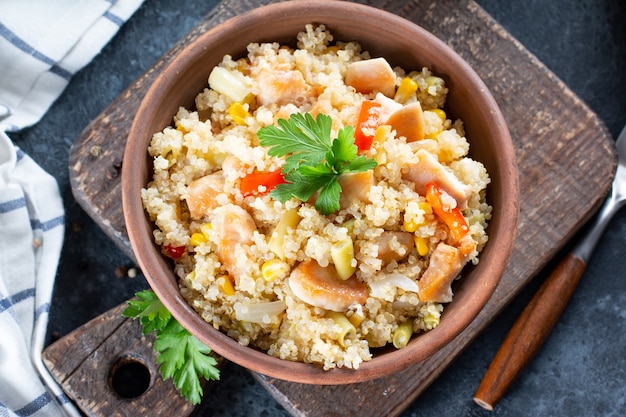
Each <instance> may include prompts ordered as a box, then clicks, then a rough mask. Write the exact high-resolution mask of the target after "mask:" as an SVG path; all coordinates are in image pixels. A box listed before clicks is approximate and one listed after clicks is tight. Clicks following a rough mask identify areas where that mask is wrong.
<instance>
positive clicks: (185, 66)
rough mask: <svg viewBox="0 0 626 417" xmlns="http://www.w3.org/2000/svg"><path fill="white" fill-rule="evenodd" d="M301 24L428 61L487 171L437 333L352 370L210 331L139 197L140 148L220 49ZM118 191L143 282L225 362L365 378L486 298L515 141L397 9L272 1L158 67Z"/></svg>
mask: <svg viewBox="0 0 626 417" xmlns="http://www.w3.org/2000/svg"><path fill="white" fill-rule="evenodd" d="M307 23H323V24H325V25H326V26H327V27H328V28H329V29H330V31H331V32H332V33H333V35H334V36H335V39H336V40H344V41H352V40H356V41H359V42H360V43H361V44H362V45H363V47H364V49H366V50H369V51H370V52H371V53H372V56H373V57H376V56H383V57H385V58H387V60H388V61H389V62H390V63H391V64H392V66H394V65H400V66H402V67H403V68H406V69H419V68H421V67H423V66H427V67H429V68H430V69H431V70H432V71H433V72H434V73H435V74H437V75H439V76H441V77H443V78H444V79H445V81H446V84H447V86H448V87H449V90H450V92H449V95H448V101H447V105H446V112H447V113H448V114H449V115H451V117H453V118H461V119H463V120H464V122H465V127H466V134H467V137H468V140H469V141H470V152H471V156H472V157H473V158H474V159H476V160H478V161H481V162H482V163H483V164H484V165H485V166H486V168H487V170H488V172H489V174H490V176H491V178H492V182H491V184H490V185H489V188H488V198H489V202H490V204H491V205H492V206H493V218H492V220H491V222H490V224H489V227H488V229H487V233H488V235H489V242H488V243H487V245H486V247H485V249H484V251H483V252H482V254H481V256H480V262H479V264H478V265H476V266H475V267H467V268H466V269H465V271H464V276H463V278H462V279H461V280H459V281H458V282H457V284H458V285H456V287H455V289H454V291H455V298H454V301H453V302H452V303H450V304H449V305H448V306H447V307H446V309H445V311H444V314H443V316H442V319H441V323H440V325H439V327H437V328H436V329H434V330H432V331H430V332H426V333H421V334H418V335H416V336H414V337H413V339H412V340H411V342H410V343H409V345H408V346H407V347H405V348H403V349H400V350H394V349H390V350H383V351H380V352H375V354H374V357H373V359H372V360H371V361H369V362H365V363H362V364H361V366H360V368H359V369H357V370H350V369H335V370H331V371H324V370H322V368H321V367H318V366H315V365H309V364H304V363H297V362H290V361H285V360H280V359H276V358H273V357H270V356H269V355H267V354H266V353H263V352H260V351H258V350H254V349H252V348H249V347H243V346H241V345H239V344H238V343H237V342H236V341H235V340H233V339H231V338H229V337H228V336H226V335H225V334H223V333H221V332H219V331H217V330H215V329H214V328H213V327H212V326H211V325H210V324H208V323H206V322H205V321H203V320H202V318H200V316H199V315H198V314H196V312H195V311H194V310H193V309H192V308H191V307H190V306H189V305H188V304H187V303H186V302H185V300H184V299H183V298H182V296H181V294H180V292H179V290H178V286H177V283H176V279H175V277H174V274H173V272H172V268H171V265H170V263H169V262H168V260H167V259H166V258H164V257H163V256H162V255H161V253H160V250H159V248H158V247H157V246H156V245H155V244H154V243H153V238H152V230H153V227H154V226H153V224H152V223H151V222H150V221H149V220H148V218H147V215H146V213H145V212H144V210H143V207H142V204H141V200H140V190H141V188H142V187H145V186H146V184H147V183H148V181H149V178H151V175H152V173H151V161H150V158H149V156H148V153H147V147H148V143H149V142H150V139H151V137H152V134H153V133H155V132H159V131H161V130H163V128H165V127H166V126H168V125H170V124H171V123H172V116H173V115H174V114H175V113H176V111H177V109H178V107H179V106H185V107H187V108H192V107H193V103H194V97H195V96H196V94H197V93H198V92H200V91H201V90H202V89H203V88H204V87H205V86H206V84H207V78H208V74H209V72H210V69H211V68H212V67H213V66H215V65H216V64H218V63H219V62H220V61H221V59H222V57H223V56H224V55H225V54H230V55H233V56H235V57H237V56H241V55H244V54H245V48H246V45H248V44H249V43H250V42H264V41H276V42H280V43H293V42H294V39H295V37H296V34H297V33H298V32H299V31H301V30H302V29H303V28H304V26H305V24H307ZM122 196H123V208H124V218H125V221H126V228H127V230H128V235H129V238H130V242H131V244H132V247H133V250H134V253H135V255H136V258H137V261H138V262H139V266H140V267H141V269H142V271H143V273H144V274H145V276H146V278H147V280H148V283H149V284H150V286H151V287H152V289H153V290H154V291H155V292H156V294H157V295H158V296H159V298H160V299H161V300H162V302H163V303H164V304H165V306H166V307H167V308H168V309H169V310H170V311H171V313H172V314H173V315H174V317H175V318H176V319H178V321H179V322H180V323H181V324H182V325H183V326H184V327H185V328H187V329H188V330H189V331H190V332H191V333H192V334H194V335H195V336H196V337H198V338H199V339H200V340H201V341H202V342H204V343H205V344H207V345H208V346H210V347H211V348H213V350H214V351H215V352H217V353H218V354H220V355H222V356H223V357H224V358H226V359H228V360H230V361H232V362H235V363H237V364H239V365H242V366H244V367H245V368H248V369H250V370H252V371H256V372H258V373H261V374H265V375H268V376H271V377H275V378H279V379H284V380H289V381H295V382H301V383H314V384H344V383H353V382H360V381H366V380H370V379H374V378H378V377H382V376H385V375H389V374H392V373H394V372H396V371H398V370H402V369H406V367H407V366H409V365H412V364H415V363H417V362H419V361H422V360H424V359H426V358H428V357H429V356H431V355H432V354H434V353H435V352H437V351H438V350H440V349H441V348H443V347H445V346H446V345H447V344H449V343H454V339H455V337H456V336H457V335H458V334H459V333H460V332H461V331H463V329H465V328H466V327H467V326H468V325H469V324H470V323H471V321H472V320H473V319H474V318H475V317H476V315H477V314H478V313H479V311H480V310H481V309H482V308H483V306H484V305H485V304H486V303H487V301H488V300H489V298H490V296H491V294H492V293H493V291H494V289H495V287H496V285H497V284H498V282H499V280H500V277H501V275H502V273H503V271H504V268H505V266H506V265H507V263H508V258H509V254H510V251H511V247H512V244H513V240H514V233H515V230H516V222H517V217H518V196H519V191H518V184H517V169H516V163H515V155H514V149H513V144H512V141H511V138H510V135H509V132H508V129H507V126H506V123H505V121H504V119H503V117H502V115H501V113H500V110H499V108H498V105H497V104H496V102H495V101H494V99H493V97H492V96H491V94H490V93H489V91H488V89H487V87H486V86H485V84H484V83H483V82H482V81H481V79H480V78H479V77H478V75H476V73H475V72H474V71H473V70H472V69H471V68H470V67H469V66H468V64H467V63H466V62H464V61H463V59H461V58H460V57H459V56H458V55H457V54H456V53H455V52H453V51H452V50H451V49H450V48H449V47H447V46H446V45H445V44H444V43H443V42H442V41H440V40H439V39H437V38H436V37H435V36H433V35H431V34H430V33H428V32H427V31H425V30H424V29H422V28H420V27H418V26H416V25H415V24H413V23H412V22H409V21H407V20H405V19H403V18H400V17H398V16H396V15H392V14H390V13H387V12H384V11H381V10H378V9H374V8H371V7H367V6H362V5H359V4H354V3H349V2H343V1H330V2H329V1H321V2H320V1H310V0H309V1H304V2H297V4H294V3H292V2H285V3H275V4H272V5H269V6H266V7H262V8H259V9H256V10H252V11H251V12H248V13H246V14H243V15H240V16H238V17H235V18H233V19H231V20H229V21H227V22H225V23H223V24H220V25H219V26H217V27H215V28H214V29H212V30H210V31H208V32H206V33H204V34H203V35H202V36H200V37H199V38H198V39H197V40H195V41H193V42H191V43H190V44H189V45H187V46H186V47H185V49H184V50H183V51H181V52H180V53H179V54H178V55H177V56H176V57H175V58H174V59H173V60H172V62H171V63H170V64H169V65H168V66H167V68H165V69H164V70H163V71H162V73H161V74H160V75H159V76H158V78H157V79H156V80H155V82H154V84H153V85H152V86H151V87H150V89H149V91H148V92H147V94H146V96H145V97H144V99H143V101H142V102H141V105H140V106H139V109H138V111H137V114H136V116H135V122H134V123H133V125H132V129H131V132H130V135H129V136H128V143H127V145H126V151H125V155H124V161H123V170H122Z"/></svg>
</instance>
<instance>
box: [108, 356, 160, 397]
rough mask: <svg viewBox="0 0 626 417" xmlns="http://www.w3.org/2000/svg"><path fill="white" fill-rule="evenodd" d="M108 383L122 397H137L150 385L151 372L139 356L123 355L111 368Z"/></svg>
mask: <svg viewBox="0 0 626 417" xmlns="http://www.w3.org/2000/svg"><path fill="white" fill-rule="evenodd" d="M109 385H110V386H111V389H112V390H113V392H115V393H116V394H117V395H119V396H120V397H122V398H129V399H132V398H137V397H139V396H141V395H142V394H143V393H145V392H146V391H147V390H148V388H150V385H152V373H151V372H150V368H148V366H147V365H146V364H145V363H144V362H143V361H142V360H141V359H140V358H138V357H136V356H125V357H122V358H120V359H118V360H117V361H116V362H115V364H114V365H113V367H112V368H111V373H110V375H109Z"/></svg>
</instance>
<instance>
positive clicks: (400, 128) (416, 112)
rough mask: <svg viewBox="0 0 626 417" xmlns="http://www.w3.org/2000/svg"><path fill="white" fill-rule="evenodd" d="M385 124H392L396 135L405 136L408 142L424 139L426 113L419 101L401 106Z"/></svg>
mask: <svg viewBox="0 0 626 417" xmlns="http://www.w3.org/2000/svg"><path fill="white" fill-rule="evenodd" d="M385 124H388V125H391V128H392V129H393V130H395V131H396V136H397V137H400V136H404V137H405V138H406V141H407V142H416V141H418V140H422V139H424V128H425V124H424V113H423V112H422V106H421V105H420V103H419V101H416V102H414V103H411V104H407V105H406V106H403V107H401V108H400V109H398V110H397V111H395V112H393V113H392V114H391V116H389V118H388V119H387V121H386V122H385Z"/></svg>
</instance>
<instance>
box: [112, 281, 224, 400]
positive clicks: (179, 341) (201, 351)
mask: <svg viewBox="0 0 626 417" xmlns="http://www.w3.org/2000/svg"><path fill="white" fill-rule="evenodd" d="M135 295H136V297H137V298H136V299H135V300H130V301H129V302H128V307H126V309H125V310H124V311H123V312H122V315H123V316H124V317H129V318H132V319H137V318H139V319H140V320H141V325H142V331H143V333H144V334H148V333H150V332H152V331H155V332H156V340H155V341H154V350H155V351H156V352H158V356H157V363H158V364H159V370H160V371H161V375H162V376H163V379H168V378H172V379H173V380H174V386H175V387H176V389H178V391H180V393H181V394H182V395H183V396H184V397H185V398H186V399H187V400H189V401H190V402H191V403H192V404H199V403H200V401H201V400H202V385H201V384H200V378H205V379H212V380H218V379H219V378H220V371H219V369H218V368H217V360H216V359H215V358H214V357H213V356H211V352H212V350H211V348H209V347H208V346H206V345H205V344H203V343H202V342H201V341H200V340H198V339H197V338H196V337H195V336H193V335H192V334H191V333H189V331H187V330H186V329H185V328H184V327H183V326H181V325H180V323H178V321H176V319H175V318H174V317H172V315H171V313H170V312H169V311H168V310H167V309H166V308H165V306H164V305H163V303H161V301H160V300H159V299H158V297H157V296H156V294H155V293H154V292H153V291H150V290H145V291H141V292H138V293H136V294H135Z"/></svg>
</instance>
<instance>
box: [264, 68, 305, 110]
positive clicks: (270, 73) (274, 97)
mask: <svg viewBox="0 0 626 417" xmlns="http://www.w3.org/2000/svg"><path fill="white" fill-rule="evenodd" d="M255 78H256V79H255V81H256V84H257V85H258V88H259V91H258V94H257V101H258V102H259V104H261V105H268V104H271V103H276V104H278V105H279V106H282V105H285V104H288V103H295V104H298V105H300V104H302V103H303V102H304V101H305V100H307V99H308V98H309V97H311V95H312V91H311V88H310V87H309V86H308V85H307V83H306V82H305V80H304V76H303V75H302V73H301V72H300V71H295V70H269V69H266V68H264V69H262V70H260V71H259V72H258V73H257V74H256V76H255Z"/></svg>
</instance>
